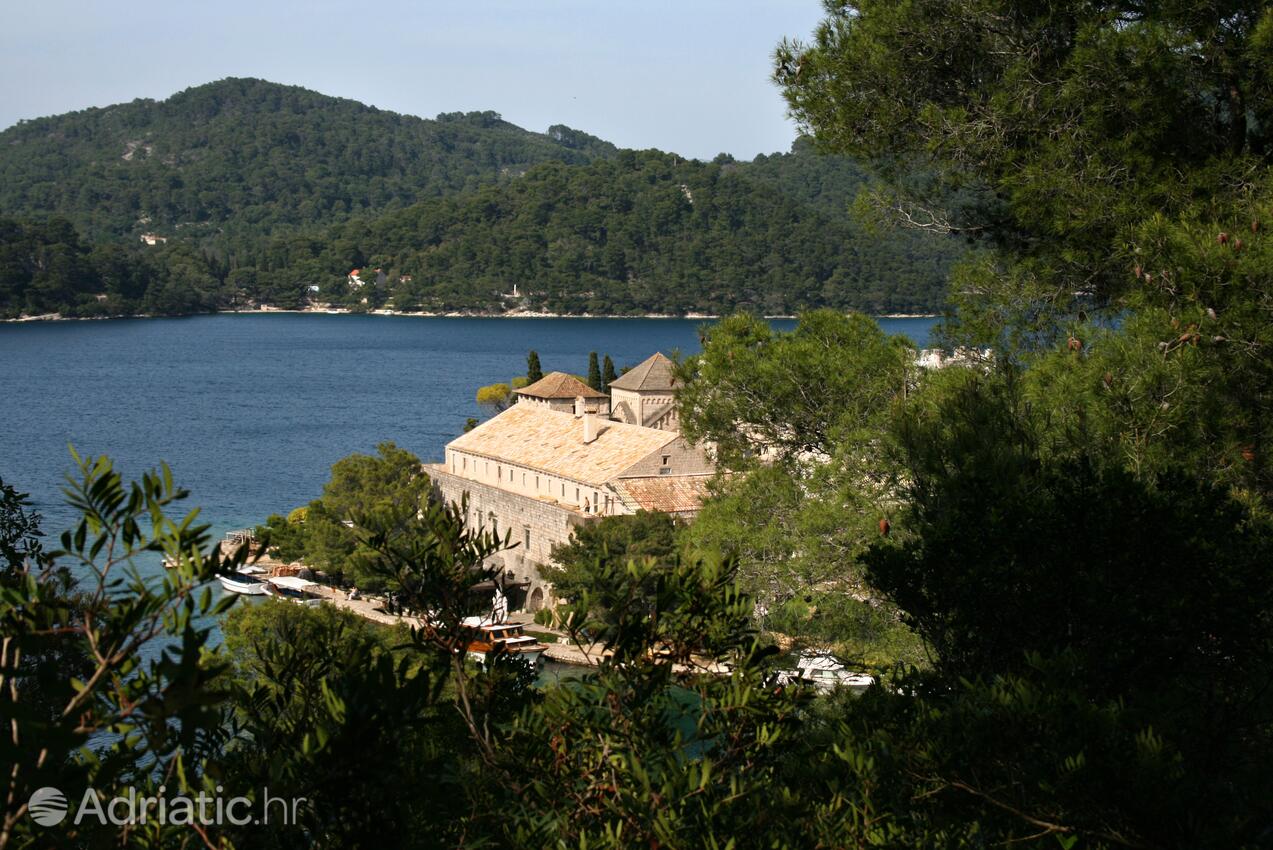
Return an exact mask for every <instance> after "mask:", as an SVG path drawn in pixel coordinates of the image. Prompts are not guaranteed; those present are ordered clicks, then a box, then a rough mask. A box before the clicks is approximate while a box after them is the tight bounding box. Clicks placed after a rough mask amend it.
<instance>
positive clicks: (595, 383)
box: [588, 351, 601, 390]
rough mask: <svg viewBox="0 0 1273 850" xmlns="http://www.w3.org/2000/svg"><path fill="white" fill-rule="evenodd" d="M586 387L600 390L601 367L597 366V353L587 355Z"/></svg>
mask: <svg viewBox="0 0 1273 850" xmlns="http://www.w3.org/2000/svg"><path fill="white" fill-rule="evenodd" d="M588 386H590V387H592V388H593V389H594V390H600V389H601V367H600V366H598V365H597V352H595V351H592V352H589V353H588Z"/></svg>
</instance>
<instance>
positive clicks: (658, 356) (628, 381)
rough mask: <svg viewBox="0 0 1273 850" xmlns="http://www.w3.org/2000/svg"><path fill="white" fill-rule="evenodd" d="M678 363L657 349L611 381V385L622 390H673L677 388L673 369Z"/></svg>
mask: <svg viewBox="0 0 1273 850" xmlns="http://www.w3.org/2000/svg"><path fill="white" fill-rule="evenodd" d="M675 367H676V364H675V363H673V362H672V361H671V360H669V359H668V358H667V357H664V356H663V353H662V352H658V351H656V352H655V353H654V354H653V355H651V356H650V357H647V358H646V359H645V360H643V361H641V362H640V363H638V364H637V365H636V366H633V367H632V368H631V369H629V370H628V371H626V372H624V373H623V374H622V375H620V376H619V377H617V378H615V379H614V380H613V381H611V382H610V386H612V387H618V388H619V389H621V390H672V389H676V387H677V383H676V378H675V377H673V374H672V370H673V369H674V368H675Z"/></svg>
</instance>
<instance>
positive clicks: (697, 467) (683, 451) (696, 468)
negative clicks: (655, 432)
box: [621, 437, 715, 478]
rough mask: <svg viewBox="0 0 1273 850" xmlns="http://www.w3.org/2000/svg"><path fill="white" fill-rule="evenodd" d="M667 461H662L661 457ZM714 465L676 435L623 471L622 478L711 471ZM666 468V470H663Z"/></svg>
mask: <svg viewBox="0 0 1273 850" xmlns="http://www.w3.org/2000/svg"><path fill="white" fill-rule="evenodd" d="M665 457H666V458H667V463H666V464H665V463H663V458H665ZM714 468H715V467H713V466H712V463H711V461H709V460H708V459H707V455H706V454H704V453H703V451H702V450H701V449H698V448H695V447H694V446H691V445H690V444H689V443H688V442H687V441H686V439H685V438H684V437H677V438H676V439H675V440H673V441H672V442H670V443H668V444H667V445H666V446H664V447H663V448H662V449H660V450H659V451H657V452H654V453H653V454H650V455H647V456H646V457H644V458H642V459H641V460H640V461H638V462H637V463H635V464H633V465H632V466H630V467H629V468H627V469H625V470H624V471H623V475H622V476H621V477H622V478H644V477H646V476H651V475H697V474H700V473H708V472H712V471H713V470H714ZM664 470H666V472H665V471H664Z"/></svg>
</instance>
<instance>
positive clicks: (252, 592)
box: [217, 572, 266, 596]
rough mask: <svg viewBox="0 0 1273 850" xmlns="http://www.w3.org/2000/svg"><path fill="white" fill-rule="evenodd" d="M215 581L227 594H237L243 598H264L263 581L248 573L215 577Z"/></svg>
mask: <svg viewBox="0 0 1273 850" xmlns="http://www.w3.org/2000/svg"><path fill="white" fill-rule="evenodd" d="M217 581H219V582H221V586H222V587H223V588H225V590H226V592H227V593H238V594H240V595H243V596H264V595H265V592H266V590H265V585H266V583H265V580H264V579H261V578H259V577H257V576H254V575H252V574H250V573H248V572H237V573H226V574H224V575H219V576H217Z"/></svg>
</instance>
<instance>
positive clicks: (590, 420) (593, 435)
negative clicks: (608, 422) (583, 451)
mask: <svg viewBox="0 0 1273 850" xmlns="http://www.w3.org/2000/svg"><path fill="white" fill-rule="evenodd" d="M595 439H597V417H596V416H595V415H594V414H592V413H585V414H584V415H583V442H584V445H587V444H588V443H591V442H592V441H593V440H595Z"/></svg>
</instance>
